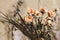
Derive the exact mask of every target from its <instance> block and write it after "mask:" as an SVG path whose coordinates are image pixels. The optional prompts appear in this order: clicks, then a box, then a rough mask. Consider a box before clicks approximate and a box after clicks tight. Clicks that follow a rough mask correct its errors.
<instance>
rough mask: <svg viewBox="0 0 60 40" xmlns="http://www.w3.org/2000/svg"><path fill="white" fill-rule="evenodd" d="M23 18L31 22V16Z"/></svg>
mask: <svg viewBox="0 0 60 40" xmlns="http://www.w3.org/2000/svg"><path fill="white" fill-rule="evenodd" d="M24 20H25V22H32V16H25V17H24Z"/></svg>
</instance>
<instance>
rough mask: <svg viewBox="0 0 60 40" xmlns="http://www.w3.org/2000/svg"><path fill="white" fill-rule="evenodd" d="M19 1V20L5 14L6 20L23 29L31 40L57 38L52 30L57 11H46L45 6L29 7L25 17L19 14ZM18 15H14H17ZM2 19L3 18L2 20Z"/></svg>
mask: <svg viewBox="0 0 60 40" xmlns="http://www.w3.org/2000/svg"><path fill="white" fill-rule="evenodd" d="M19 5H20V4H19V3H18V5H17V8H16V11H15V14H17V15H18V16H19V18H18V19H17V20H15V19H14V18H13V19H12V18H9V17H8V16H6V15H5V14H3V13H2V14H3V15H4V17H2V18H4V19H5V21H6V22H8V23H11V24H13V25H14V26H16V27H17V28H18V29H19V30H21V31H22V32H23V33H24V34H25V35H26V36H28V37H29V38H30V39H31V40H53V39H52V38H54V40H56V37H55V34H54V33H53V31H52V28H51V27H53V26H52V23H53V22H54V14H55V11H53V10H51V11H48V12H47V11H46V10H45V9H44V8H41V9H39V11H37V10H33V9H31V8H30V9H28V11H27V14H28V15H26V16H25V17H24V19H23V18H22V17H21V15H20V14H19V12H20V9H19ZM15 16H16V15H14V17H15ZM1 21H2V20H1Z"/></svg>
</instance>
